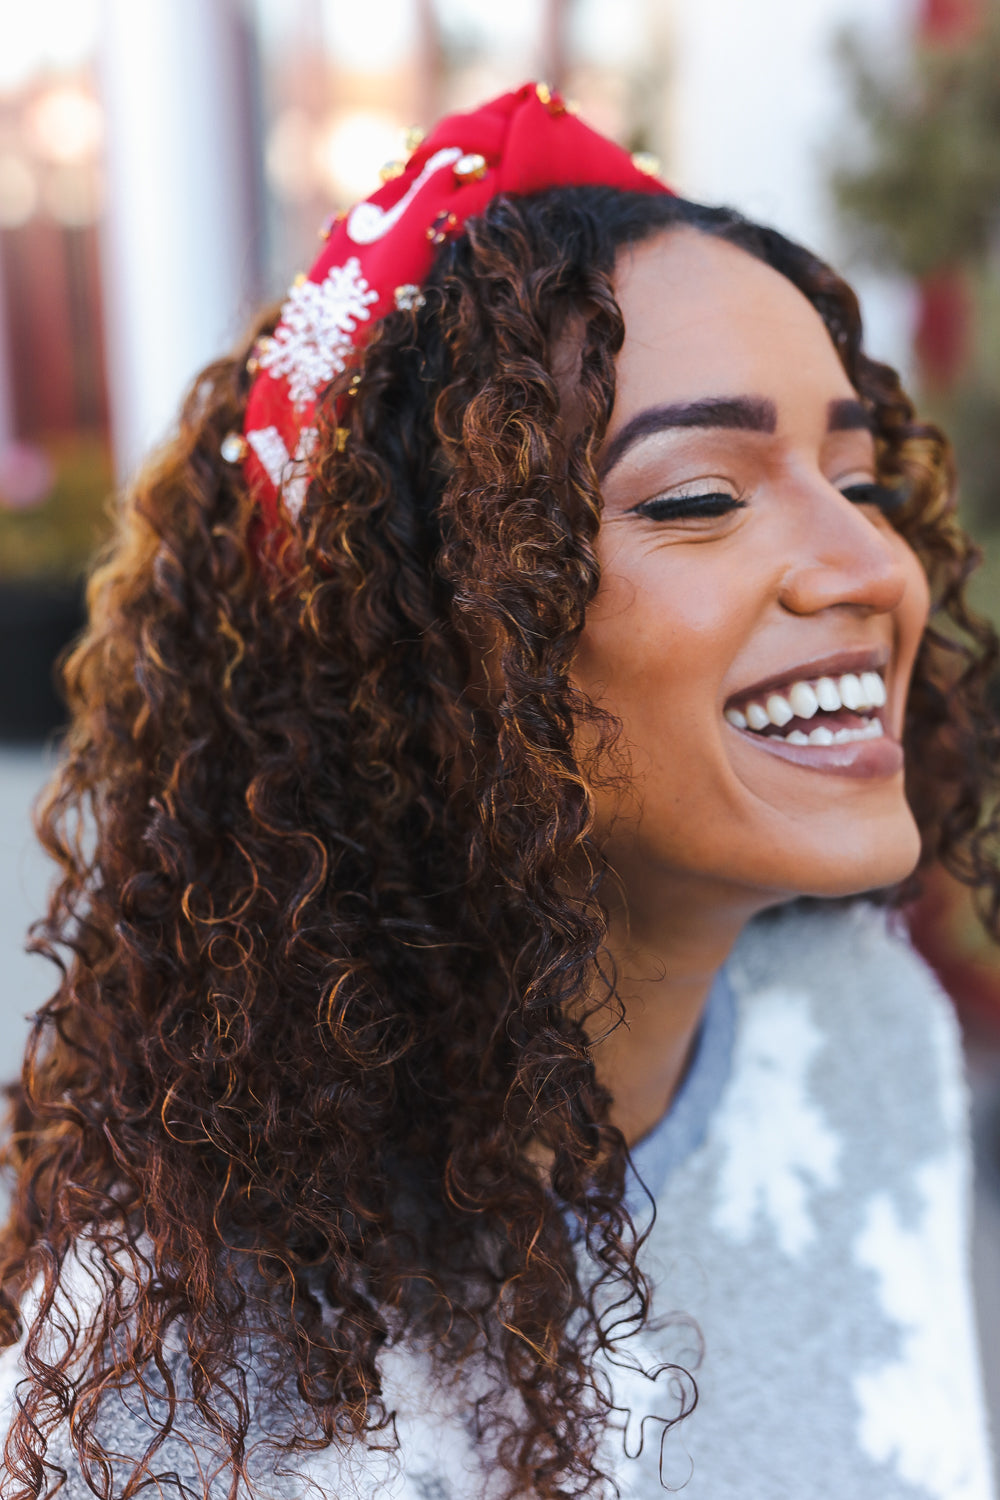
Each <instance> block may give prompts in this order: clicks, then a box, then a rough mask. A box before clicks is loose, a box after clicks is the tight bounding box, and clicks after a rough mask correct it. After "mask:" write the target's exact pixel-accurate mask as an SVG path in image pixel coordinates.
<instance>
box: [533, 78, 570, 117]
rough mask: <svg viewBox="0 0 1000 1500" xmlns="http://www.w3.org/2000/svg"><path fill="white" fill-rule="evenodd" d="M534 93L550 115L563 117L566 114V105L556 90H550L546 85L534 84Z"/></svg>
mask: <svg viewBox="0 0 1000 1500" xmlns="http://www.w3.org/2000/svg"><path fill="white" fill-rule="evenodd" d="M535 93H536V94H537V95H538V97H539V99H540V100H541V102H542V104H544V105H545V108H546V109H547V110H548V112H549V114H550V115H564V114H566V113H567V108H566V103H565V100H564V99H563V97H562V95H561V94H560V93H559V91H558V89H553V88H550V87H549V85H548V84H547V83H536V84H535Z"/></svg>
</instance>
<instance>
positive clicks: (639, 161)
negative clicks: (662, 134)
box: [632, 151, 661, 177]
mask: <svg viewBox="0 0 1000 1500" xmlns="http://www.w3.org/2000/svg"><path fill="white" fill-rule="evenodd" d="M632 165H633V167H635V169H636V171H637V172H644V173H645V174H646V176H647V177H659V175H660V170H661V163H660V158H659V157H658V156H654V155H653V153H652V151H633V152H632Z"/></svg>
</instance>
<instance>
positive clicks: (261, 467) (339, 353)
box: [223, 83, 669, 530]
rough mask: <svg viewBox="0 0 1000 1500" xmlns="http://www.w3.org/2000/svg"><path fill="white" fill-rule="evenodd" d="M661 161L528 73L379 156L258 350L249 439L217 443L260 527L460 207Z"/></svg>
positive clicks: (297, 500) (644, 168)
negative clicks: (326, 404) (367, 184)
mask: <svg viewBox="0 0 1000 1500" xmlns="http://www.w3.org/2000/svg"><path fill="white" fill-rule="evenodd" d="M656 171H657V166H656V163H655V161H654V160H653V158H651V157H647V156H645V155H643V154H642V153H639V154H637V155H634V156H630V155H629V153H628V152H627V151H624V150H623V149H622V148H621V147H620V146H617V145H615V143H614V142H613V141H610V140H608V139H607V137H605V136H602V135H598V133H597V131H595V130H591V129H590V127H589V126H587V125H584V124H583V122H582V121H581V120H579V119H577V117H576V114H575V111H574V108H573V106H572V105H569V104H567V103H566V102H565V101H564V100H563V99H562V98H561V97H560V96H559V95H558V94H557V93H555V92H553V91H552V90H550V89H548V88H547V87H546V86H545V85H544V84H533V83H526V84H525V85H524V86H523V87H522V88H520V89H518V90H516V92H514V93H510V94H502V95H501V96H500V97H499V98H498V99H493V100H491V102H490V103H489V104H484V105H483V106H482V108H481V109H477V110H474V111H472V112H471V113H469V114H454V115H448V116H447V117H446V118H445V119H443V120H442V121H441V122H440V124H439V125H438V126H437V127H436V129H435V130H434V131H433V132H432V134H431V135H429V136H428V137H427V138H426V139H425V140H423V141H422V142H421V143H420V144H419V145H418V146H417V149H416V150H415V151H414V152H413V154H412V155H411V156H410V157H409V159H408V160H407V161H406V162H405V164H404V163H396V164H393V165H392V166H391V167H388V168H385V169H383V174H382V175H383V185H382V187H380V188H379V189H378V191H377V192H375V193H373V194H372V196H371V197H370V198H368V199H366V200H365V201H364V202H363V203H356V204H355V205H354V207H353V208H351V209H348V210H346V211H345V212H343V213H339V214H337V215H336V216H335V217H334V218H333V219H332V220H331V221H329V222H328V223H327V225H326V226H325V227H324V230H323V236H324V240H325V244H324V246H323V250H322V251H321V253H320V256H319V258H318V260H317V261H316V263H315V265H314V266H313V267H312V270H311V271H310V272H309V274H308V276H298V277H297V278H296V280H295V283H294V285H293V286H292V288H291V291H290V293H289V296H288V300H287V301H286V302H285V304H284V307H283V308H282V310H281V319H280V322H279V323H278V326H277V328H276V329H275V331H274V334H273V335H272V336H271V337H270V338H266V339H261V340H260V341H259V342H258V344H257V347H256V349H255V350H254V355H253V358H252V361H251V365H250V368H251V370H252V371H253V372H254V375H255V379H254V382H253V385H252V387H251V390H250V396H249V400H248V402H247V409H246V417H245V421H244V427H243V433H244V436H243V439H242V440H241V439H240V438H239V437H238V436H236V435H235V434H231V435H230V437H229V438H227V439H226V442H225V443H224V444H223V450H224V456H226V457H227V458H231V459H233V460H235V461H239V459H241V458H242V459H243V461H244V467H245V473H246V476H247V480H248V482H249V484H250V486H251V490H252V492H253V493H254V494H255V496H256V498H257V501H258V504H259V506H260V509H261V519H262V521H263V522H264V526H265V529H267V530H270V529H271V528H272V527H274V526H275V525H276V524H277V523H278V520H279V516H280V512H281V510H282V509H283V510H284V512H285V514H286V515H287V516H288V517H289V518H290V519H291V520H295V519H296V518H297V516H298V513H299V511H300V510H301V508H302V503H303V501H304V499H305V490H306V485H307V482H308V480H307V475H306V461H307V460H308V458H309V455H310V453H311V451H312V447H313V445H314V443H315V441H316V429H315V427H314V426H313V425H312V422H313V413H314V410H315V404H316V400H317V397H318V396H319V394H320V393H321V391H322V390H323V389H324V388H325V387H326V386H328V385H329V384H330V382H331V381H332V380H334V379H335V378H336V377H337V376H338V375H340V374H342V373H343V371H344V370H345V369H346V368H347V365H348V362H349V361H350V359H351V356H352V354H353V353H354V351H355V350H356V349H358V348H360V347H361V345H362V344H363V343H364V341H365V339H366V338H367V336H368V335H369V333H370V332H371V329H372V328H373V326H374V324H375V323H377V321H378V320H379V318H382V317H384V316H385V315H386V313H388V312H391V311H392V310H393V308H397V307H400V308H407V307H412V306H414V305H415V303H417V301H418V299H419V297H420V287H421V285H422V284H423V282H424V281H425V280H426V278H427V276H428V274H429V272H430V269H431V266H432V264H433V261H434V256H435V253H436V251H437V249H438V246H439V245H442V244H443V243H444V242H445V241H446V240H447V239H449V238H451V237H452V236H454V235H456V234H458V233H460V231H461V229H462V227H463V226H464V224H465V222H466V220H467V219H469V218H471V217H472V216H473V215H474V214H477V213H481V212H482V210H483V209H484V208H485V207H486V205H487V203H489V201H490V200H491V199H492V198H494V197H496V195H497V194H498V193H522V194H524V193H537V192H540V191H542V190H543V189H545V188H550V187H564V186H567V187H568V186H581V185H584V184H600V185H603V186H606V187H617V188H625V189H630V190H632V191H633V192H641V193H665V192H669V189H668V188H667V187H665V186H664V184H663V183H662V182H660V181H659V180H658V178H657V177H656V176H655V173H656ZM227 450H228V451H227ZM279 499H280V505H279Z"/></svg>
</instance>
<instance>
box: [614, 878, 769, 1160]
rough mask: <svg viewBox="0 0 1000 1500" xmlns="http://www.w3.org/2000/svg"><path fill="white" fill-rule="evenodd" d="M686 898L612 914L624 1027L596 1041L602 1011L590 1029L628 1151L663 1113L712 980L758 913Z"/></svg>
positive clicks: (673, 895) (663, 896)
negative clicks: (743, 931)
mask: <svg viewBox="0 0 1000 1500" xmlns="http://www.w3.org/2000/svg"><path fill="white" fill-rule="evenodd" d="M646 889H647V890H648V887H646ZM691 895H692V893H691V891H690V888H688V889H687V890H685V891H684V892H680V891H666V890H664V891H662V892H661V893H660V899H659V900H657V901H656V903H655V905H653V906H652V907H651V905H650V903H649V902H648V901H645V902H634V901H630V902H628V903H627V905H626V901H625V899H624V898H623V899H622V900H621V902H620V903H616V904H615V905H614V906H613V907H612V909H611V911H610V913H609V929H608V938H607V948H608V951H609V953H610V955H611V958H612V959H613V960H614V964H615V969H616V973H617V992H618V995H619V997H620V999H621V1001H622V1005H623V1007H624V1012H625V1020H624V1023H623V1024H622V1025H619V1026H617V1027H616V1028H615V1029H614V1030H613V1031H612V1032H611V1033H610V1034H608V1035H604V1036H602V1035H601V1031H602V1029H603V1028H605V1027H606V1025H607V1012H602V1013H601V1014H599V1015H598V1016H596V1017H595V1018H594V1020H593V1023H592V1024H591V1028H590V1029H591V1035H592V1036H593V1037H594V1038H595V1044H594V1062H595V1066H596V1068H597V1075H598V1078H599V1079H600V1081H601V1083H603V1084H604V1085H605V1087H606V1088H608V1089H609V1090H610V1092H611V1094H612V1096H613V1099H614V1103H613V1105H612V1108H611V1121H612V1123H613V1124H614V1125H617V1127H618V1128H619V1130H621V1132H622V1134H623V1135H624V1136H625V1139H626V1140H627V1141H628V1143H629V1145H633V1144H634V1143H635V1142H636V1141H638V1140H640V1139H641V1137H642V1136H644V1135H646V1134H647V1133H648V1131H650V1130H651V1129H652V1128H653V1126H654V1125H655V1124H656V1123H657V1121H658V1120H660V1119H661V1118H662V1116H663V1115H664V1114H665V1112H666V1111H667V1110H668V1109H669V1107H670V1103H671V1101H672V1099H673V1098H674V1095H675V1094H676V1092H677V1090H678V1088H679V1086H680V1084H681V1082H682V1081H683V1078H684V1074H685V1072H686V1070H687V1065H688V1062H689V1060H690V1056H691V1049H692V1045H693V1043H694V1040H695V1037H696V1036H697V1032H698V1026H699V1023H700V1021H701V1017H702V1013H703V1011H704V1009H705V1003H706V1001H707V999H708V996H709V992H710V990H711V988H712V983H713V981H714V979H715V976H716V975H717V974H718V972H719V970H720V969H721V967H722V965H723V964H724V963H725V961H726V958H727V957H728V955H729V953H730V950H731V949H732V947H733V944H734V943H735V941H736V939H737V937H738V936H739V934H740V932H741V931H742V929H743V927H744V926H745V925H746V922H747V920H748V919H749V917H751V916H752V915H753V914H754V911H755V910H756V909H758V908H757V907H756V906H748V905H747V904H746V903H745V901H741V900H739V899H717V900H715V901H697V900H692V899H690V898H691ZM598 1038H599V1039H598Z"/></svg>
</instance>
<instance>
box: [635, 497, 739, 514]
mask: <svg viewBox="0 0 1000 1500" xmlns="http://www.w3.org/2000/svg"><path fill="white" fill-rule="evenodd" d="M744 505H746V501H745V500H741V499H740V497H739V496H738V495H732V494H730V493H729V492H728V491H727V490H708V491H703V492H701V493H700V494H697V495H657V496H656V497H655V498H654V499H652V500H643V502H642V504H641V505H634V506H633V507H632V513H633V515H638V516H646V517H647V519H648V520H650V521H683V520H705V521H709V520H712V519H713V517H716V516H725V515H728V514H729V512H730V511H733V510H740V509H742V508H743V506H744Z"/></svg>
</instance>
